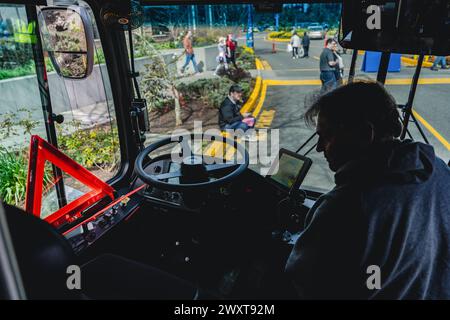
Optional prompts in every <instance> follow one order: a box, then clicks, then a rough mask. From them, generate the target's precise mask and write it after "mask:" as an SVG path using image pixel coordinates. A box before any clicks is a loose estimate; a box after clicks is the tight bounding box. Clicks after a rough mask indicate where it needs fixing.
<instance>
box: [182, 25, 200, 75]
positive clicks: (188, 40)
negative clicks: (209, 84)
mask: <svg viewBox="0 0 450 320" xmlns="http://www.w3.org/2000/svg"><path fill="white" fill-rule="evenodd" d="M192 38H193V35H192V31H191V30H189V31H188V33H187V34H186V36H185V37H184V39H183V47H184V51H185V53H186V61H185V63H184V65H183V66H182V67H181V73H184V71H185V70H186V67H187V66H188V65H189V62H191V61H192V65H193V66H194V72H195V73H196V74H197V73H199V70H198V66H197V62H196V61H195V54H194V48H193V46H192Z"/></svg>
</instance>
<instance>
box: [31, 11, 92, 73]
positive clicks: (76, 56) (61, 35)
mask: <svg viewBox="0 0 450 320" xmlns="http://www.w3.org/2000/svg"><path fill="white" fill-rule="evenodd" d="M38 17H39V18H38V20H39V26H40V30H41V35H42V42H43V47H44V50H45V51H47V52H48V54H49V57H50V60H51V62H52V64H53V66H54V68H55V70H56V72H57V73H58V74H59V75H60V76H62V77H64V78H69V79H84V78H86V77H88V76H89V75H90V74H91V73H92V69H93V66H94V31H93V29H92V24H91V22H90V18H89V14H88V12H87V11H86V9H84V8H82V7H68V8H65V7H45V8H42V9H41V10H40V12H39V16H38Z"/></svg>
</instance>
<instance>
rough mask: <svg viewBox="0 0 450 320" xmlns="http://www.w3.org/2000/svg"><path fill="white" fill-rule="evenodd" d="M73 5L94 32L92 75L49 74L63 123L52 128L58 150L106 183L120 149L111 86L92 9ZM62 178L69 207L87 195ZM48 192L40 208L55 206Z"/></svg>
mask: <svg viewBox="0 0 450 320" xmlns="http://www.w3.org/2000/svg"><path fill="white" fill-rule="evenodd" d="M69 2H70V1H69ZM69 2H68V1H64V3H61V4H64V5H66V6H67V5H70V3H69ZM56 4H58V3H56ZM72 5H73V6H75V8H76V6H81V7H84V8H85V9H86V10H87V11H88V13H89V18H90V19H89V20H90V23H91V24H92V28H93V31H94V43H95V45H94V68H93V71H92V73H91V74H90V75H89V76H88V77H87V78H85V79H82V80H72V79H66V78H62V77H60V76H59V75H58V74H57V73H56V72H49V74H48V83H49V89H50V97H51V101H52V108H53V113H54V114H56V115H62V116H63V117H64V122H62V123H56V124H55V126H56V132H57V140H58V148H59V149H60V150H61V151H62V152H64V153H65V154H66V155H68V156H69V157H71V158H72V159H74V160H75V161H76V162H78V163H79V164H81V165H82V166H83V167H85V168H86V169H88V170H89V171H91V172H92V173H93V174H94V175H96V176H97V177H98V178H100V179H102V180H104V181H107V180H109V179H111V178H112V177H113V176H114V175H115V174H116V173H117V171H118V169H119V166H120V147H119V139H118V131H117V121H116V115H115V108H114V102H113V99H112V93H111V86H110V81H109V77H108V72H107V69H106V65H105V59H104V55H103V48H102V43H101V40H100V37H99V32H98V29H97V24H96V21H95V18H94V15H93V13H92V11H91V8H90V7H89V6H88V4H87V3H85V2H84V1H76V2H75V1H74V3H73V4H72ZM44 54H45V55H46V56H47V57H48V52H45V51H44ZM46 67H47V70H52V69H53V66H52V63H51V61H50V59H48V58H47V59H46ZM63 177H64V188H65V193H66V198H67V202H68V203H69V202H70V201H73V200H75V199H76V198H78V197H79V196H81V195H83V194H85V193H86V192H88V191H90V190H89V189H87V188H86V187H85V186H83V185H82V184H80V183H79V182H78V181H77V180H76V179H74V178H72V177H71V176H69V175H67V174H64V173H63ZM49 191H51V192H50V193H49V195H48V196H47V197H45V196H44V201H43V206H48V205H49V204H50V203H55V196H56V193H55V192H54V190H51V189H50V190H49ZM45 211H46V212H49V213H51V212H53V211H52V210H45ZM43 214H44V211H43Z"/></svg>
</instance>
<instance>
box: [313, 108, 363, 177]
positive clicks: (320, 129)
mask: <svg viewBox="0 0 450 320" xmlns="http://www.w3.org/2000/svg"><path fill="white" fill-rule="evenodd" d="M316 131H317V134H318V135H319V142H318V143H317V148H316V149H317V152H323V153H324V156H325V159H326V160H327V162H328V165H329V167H330V169H331V170H332V171H334V172H336V171H337V170H338V169H339V168H341V167H342V166H343V165H345V164H346V163H347V162H349V161H351V160H353V159H356V158H357V157H358V156H359V155H360V153H361V149H360V148H361V141H360V139H359V138H358V135H356V134H354V133H351V131H350V130H346V128H343V127H339V126H337V125H331V121H327V119H326V117H324V116H321V115H320V113H319V116H318V119H317V127H316Z"/></svg>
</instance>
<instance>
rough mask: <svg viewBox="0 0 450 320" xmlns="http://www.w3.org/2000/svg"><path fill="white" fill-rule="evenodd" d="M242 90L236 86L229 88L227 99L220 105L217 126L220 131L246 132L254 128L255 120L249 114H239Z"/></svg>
mask: <svg viewBox="0 0 450 320" xmlns="http://www.w3.org/2000/svg"><path fill="white" fill-rule="evenodd" d="M243 94H244V90H243V89H242V88H241V87H240V86H239V85H237V84H234V85H232V86H231V87H230V90H229V93H228V97H226V98H225V100H224V101H223V102H222V104H221V105H220V109H219V126H220V130H222V131H224V130H238V129H240V130H242V131H244V132H246V131H247V130H249V129H251V128H253V127H254V126H255V118H253V117H252V116H251V113H244V114H241V112H240V104H241V103H242V96H243Z"/></svg>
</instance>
